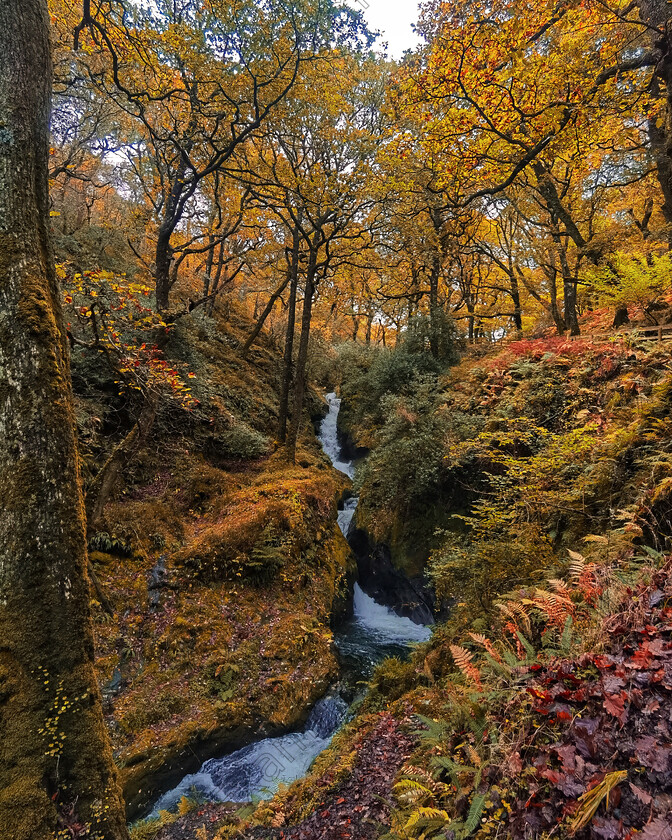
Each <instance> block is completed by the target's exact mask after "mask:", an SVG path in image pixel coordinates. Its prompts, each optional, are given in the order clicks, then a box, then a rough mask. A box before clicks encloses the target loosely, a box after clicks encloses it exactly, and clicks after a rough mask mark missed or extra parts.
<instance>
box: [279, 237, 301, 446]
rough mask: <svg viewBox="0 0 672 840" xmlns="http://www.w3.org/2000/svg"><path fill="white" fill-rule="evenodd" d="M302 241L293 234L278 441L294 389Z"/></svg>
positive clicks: (281, 438) (283, 436)
mask: <svg viewBox="0 0 672 840" xmlns="http://www.w3.org/2000/svg"><path fill="white" fill-rule="evenodd" d="M300 248H301V240H300V239H299V230H298V228H294V231H293V232H292V262H291V265H290V271H291V279H290V285H289V301H288V303H287V329H286V331H285V350H284V353H283V359H282V387H281V389H280V413H279V416H278V441H279V442H280V443H284V442H285V441H286V440H287V415H288V414H289V391H290V388H291V387H292V367H293V362H294V330H295V329H296V292H297V288H298V285H299V258H300Z"/></svg>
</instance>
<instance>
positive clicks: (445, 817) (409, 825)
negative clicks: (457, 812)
mask: <svg viewBox="0 0 672 840" xmlns="http://www.w3.org/2000/svg"><path fill="white" fill-rule="evenodd" d="M447 822H450V816H449V814H448V812H447V811H442V810H441V809H440V808H418V809H417V810H415V811H414V812H413V813H412V814H411V816H410V817H409V818H408V820H407V821H406V825H405V826H404V829H405V830H406V831H410V830H411V829H413V828H417V827H418V826H420V825H422V826H423V827H427V826H429V825H432V824H433V825H434V827H436V828H441V827H442V826H444V825H445V824H446V823H447Z"/></svg>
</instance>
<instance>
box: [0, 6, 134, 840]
mask: <svg viewBox="0 0 672 840" xmlns="http://www.w3.org/2000/svg"><path fill="white" fill-rule="evenodd" d="M51 73H52V71H51V58H50V47H49V16H48V12H47V4H46V0H3V2H2V3H0V509H1V510H2V515H1V516H0V826H2V829H3V831H2V836H3V837H7V838H12V840H47V838H52V837H53V836H54V835H55V834H56V832H57V831H63V832H64V833H66V832H67V828H68V825H72V824H74V822H81V823H82V824H84V825H89V826H90V836H97V837H100V838H102V840H125V839H126V838H127V831H126V826H125V821H124V811H123V803H122V800H121V794H120V791H119V786H118V782H117V773H116V769H115V765H114V761H113V758H112V752H111V749H110V745H109V743H108V739H107V732H106V729H105V724H104V722H103V716H102V708H101V698H100V692H99V689H98V685H97V682H96V675H95V671H94V668H93V657H94V652H93V632H92V624H91V616H90V593H89V581H88V578H87V574H86V569H87V555H86V529H85V522H84V505H83V500H82V491H81V481H80V471H79V461H78V455H77V448H76V442H75V433H74V428H75V427H74V414H73V405H72V394H71V388H70V378H69V377H70V371H69V357H68V342H67V337H66V331H65V328H64V324H63V318H62V313H61V307H60V290H59V288H58V284H57V281H56V277H55V272H54V262H53V253H52V248H51V242H50V235H49V228H48V220H49V203H48V182H47V161H48V152H49V132H48V121H49V107H50V94H51V90H50V86H51Z"/></svg>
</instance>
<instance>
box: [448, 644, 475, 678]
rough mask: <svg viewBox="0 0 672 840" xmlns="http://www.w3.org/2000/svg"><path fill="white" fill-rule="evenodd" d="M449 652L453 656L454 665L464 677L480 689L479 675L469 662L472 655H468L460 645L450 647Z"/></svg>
mask: <svg viewBox="0 0 672 840" xmlns="http://www.w3.org/2000/svg"><path fill="white" fill-rule="evenodd" d="M450 652H451V653H452V655H453V659H454V660H455V664H456V665H457V667H458V668H459V669H460V671H462V673H463V674H464V675H465V677H467V679H469V680H471V681H472V682H474V683H476V685H477V686H478V687H479V688H481V674H480V672H479V670H478V668H477V667H476V666H475V665H474V664H473V663H472V661H471V660H472V659H473V658H474V655H473V653H470V652H469V651H468V650H467V649H466V648H463V647H461V646H460V645H450Z"/></svg>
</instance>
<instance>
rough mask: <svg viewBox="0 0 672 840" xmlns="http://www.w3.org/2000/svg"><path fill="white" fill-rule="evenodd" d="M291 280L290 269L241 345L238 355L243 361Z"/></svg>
mask: <svg viewBox="0 0 672 840" xmlns="http://www.w3.org/2000/svg"><path fill="white" fill-rule="evenodd" d="M291 278H292V274H291V269H290V270H289V271H288V272H287V275H286V277H285V279H284V280H283V281H282V283H280V285H279V286H278V287H277V289H276V290H275V291H274V292H273V294H272V295H271V297H270V299H269V301H268V303H267V304H266V306H265V307H264V311H263V312H262V313H261V315H260V316H259V318H258V320H257V323H256V324H255V325H254V329H253V330H252V332H251V333H250V335H249V336H248V338H247V340H246V341H245V344H243V346H242V347H241V348H240V355H241V356H242V357H243V359H244V358H245V357H246V356H247V353H248V351H249V349H250V347H251V346H252V345H253V344H254V342H255V341H256V338H257V336H258V335H259V333H260V332H261V330H262V328H263V326H264V324H265V323H266V319H267V318H268V316H269V315H270V314H271V312H272V311H273V307H274V306H275V302H276V300H277V299H278V298H279V297H280V295H281V294H282V293H283V292H284V291H285V289H286V288H287V284H288V283H289V281H290V280H291Z"/></svg>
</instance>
